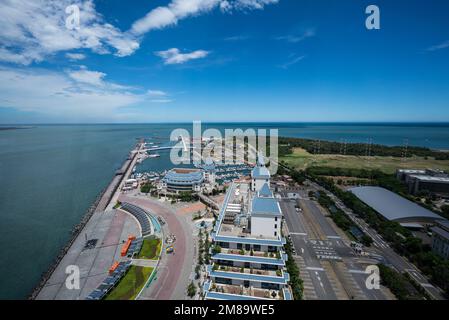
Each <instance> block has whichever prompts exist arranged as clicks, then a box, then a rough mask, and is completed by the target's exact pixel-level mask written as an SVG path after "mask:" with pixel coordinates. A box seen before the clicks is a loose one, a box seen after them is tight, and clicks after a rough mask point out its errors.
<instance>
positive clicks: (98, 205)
mask: <svg viewBox="0 0 449 320" xmlns="http://www.w3.org/2000/svg"><path fill="white" fill-rule="evenodd" d="M139 146H140V143H138V144H137V146H135V148H134V149H133V150H135V149H137V148H139ZM131 153H132V152H131ZM131 153H130V154H131ZM136 157H137V152H135V153H133V154H132V156H128V157H127V158H126V160H125V161H124V162H123V164H122V166H121V168H120V170H118V171H117V172H116V173H115V175H114V176H113V178H112V180H111V182H110V183H109V185H108V186H107V187H106V188H104V189H103V190H102V191H101V192H100V193H99V195H98V196H97V198H96V199H95V200H94V202H93V203H92V204H91V206H90V207H89V209H87V211H86V213H85V214H84V216H83V218H82V219H81V221H80V223H79V224H77V225H75V226H74V227H73V230H72V232H71V237H70V239H69V240H68V241H67V243H66V245H65V246H64V247H63V248H62V249H61V250H60V251H59V253H58V255H57V256H56V258H55V259H54V261H53V262H52V263H51V264H50V266H49V267H48V269H47V271H45V272H44V273H43V274H42V276H41V279H40V280H39V282H38V284H37V285H36V286H35V287H34V289H33V290H32V292H31V293H30V294H29V295H28V297H27V299H28V300H35V299H36V298H37V296H38V295H39V293H40V292H41V290H42V289H43V288H44V286H45V284H46V283H47V281H48V280H49V279H50V277H51V276H52V274H53V272H54V271H55V270H56V269H57V267H58V266H59V264H60V263H61V261H62V259H63V258H64V257H65V255H66V254H67V253H68V252H69V250H70V248H71V247H72V245H73V243H74V242H75V240H76V239H77V238H78V236H80V234H81V233H82V231H83V230H84V228H85V227H86V225H87V223H88V222H89V221H90V219H91V218H92V216H93V215H94V213H96V212H101V211H104V210H105V209H106V207H107V206H108V205H109V204H110V202H111V201H112V200H113V198H114V195H115V193H116V191H117V190H118V189H119V186H120V184H121V183H122V182H123V180H124V179H126V173H127V171H128V170H129V168H130V166H132V164H133V162H134V160H135V159H136Z"/></svg>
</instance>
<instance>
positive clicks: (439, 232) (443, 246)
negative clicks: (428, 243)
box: [431, 220, 449, 259]
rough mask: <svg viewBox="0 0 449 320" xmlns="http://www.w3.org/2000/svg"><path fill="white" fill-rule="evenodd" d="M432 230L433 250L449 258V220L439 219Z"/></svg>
mask: <svg viewBox="0 0 449 320" xmlns="http://www.w3.org/2000/svg"><path fill="white" fill-rule="evenodd" d="M431 230H432V250H433V251H434V252H435V253H437V254H438V255H440V256H441V257H443V258H445V259H449V221H447V220H445V221H438V222H437V223H436V225H435V227H433V228H431Z"/></svg>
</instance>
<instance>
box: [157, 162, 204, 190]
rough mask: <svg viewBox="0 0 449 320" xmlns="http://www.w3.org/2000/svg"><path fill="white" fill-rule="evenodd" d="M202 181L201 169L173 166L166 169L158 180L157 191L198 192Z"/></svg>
mask: <svg viewBox="0 0 449 320" xmlns="http://www.w3.org/2000/svg"><path fill="white" fill-rule="evenodd" d="M203 182H204V174H203V170H201V169H181V168H175V169H172V170H170V171H168V172H167V173H166V174H165V176H164V178H162V179H161V180H160V181H159V184H158V191H159V192H160V193H172V194H177V193H180V192H200V191H201V187H202V185H203Z"/></svg>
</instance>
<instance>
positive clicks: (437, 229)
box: [430, 227, 449, 240]
mask: <svg viewBox="0 0 449 320" xmlns="http://www.w3.org/2000/svg"><path fill="white" fill-rule="evenodd" d="M430 230H432V232H433V233H435V234H437V235H439V236H440V237H442V238H444V239H446V240H449V232H447V231H446V230H444V229H441V228H440V227H433V228H431V229H430Z"/></svg>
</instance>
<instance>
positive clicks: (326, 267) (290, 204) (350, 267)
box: [280, 190, 391, 300]
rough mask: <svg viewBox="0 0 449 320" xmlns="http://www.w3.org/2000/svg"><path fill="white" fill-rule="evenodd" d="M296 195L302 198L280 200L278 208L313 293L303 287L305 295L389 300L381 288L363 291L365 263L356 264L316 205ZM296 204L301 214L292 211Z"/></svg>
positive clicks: (346, 247) (303, 273) (323, 297)
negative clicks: (283, 217) (282, 214)
mask: <svg viewBox="0 0 449 320" xmlns="http://www.w3.org/2000/svg"><path fill="white" fill-rule="evenodd" d="M298 192H299V193H300V194H301V196H300V198H299V199H298V200H287V199H282V200H281V201H280V205H281V209H282V211H283V213H284V216H285V220H286V223H287V227H288V230H289V232H290V235H291V239H292V241H293V244H294V247H295V249H296V252H297V254H298V255H300V256H301V258H300V259H298V260H297V263H298V264H299V266H300V269H303V270H301V276H302V277H303V280H304V281H305V282H307V281H308V282H310V284H311V285H312V286H313V289H314V290H310V289H311V288H306V286H305V293H306V294H307V293H308V295H309V296H310V298H311V299H314V298H316V299H332V300H333V299H369V300H385V299H387V298H389V297H390V296H391V295H389V294H388V292H387V291H388V290H386V289H385V288H383V287H382V289H381V290H369V289H368V288H367V287H366V284H365V281H366V277H367V275H366V274H365V273H364V269H365V267H364V266H365V265H366V264H367V263H362V262H361V261H359V257H358V256H356V255H355V253H354V252H353V250H352V249H351V248H350V247H349V242H348V241H347V240H345V239H342V238H341V237H340V235H339V234H338V232H337V230H336V229H335V228H336V227H335V226H334V225H332V224H331V223H330V222H329V221H328V219H327V218H326V217H325V216H324V214H323V212H322V211H321V210H320V208H319V207H318V204H317V203H316V202H314V201H312V200H309V199H307V197H306V192H305V191H304V190H298ZM296 201H298V202H297V203H298V204H299V205H300V207H301V208H302V211H300V212H298V211H297V210H296V209H295V204H296ZM304 269H305V270H306V271H307V272H306V271H304ZM308 289H309V292H307V290H308Z"/></svg>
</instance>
